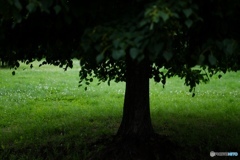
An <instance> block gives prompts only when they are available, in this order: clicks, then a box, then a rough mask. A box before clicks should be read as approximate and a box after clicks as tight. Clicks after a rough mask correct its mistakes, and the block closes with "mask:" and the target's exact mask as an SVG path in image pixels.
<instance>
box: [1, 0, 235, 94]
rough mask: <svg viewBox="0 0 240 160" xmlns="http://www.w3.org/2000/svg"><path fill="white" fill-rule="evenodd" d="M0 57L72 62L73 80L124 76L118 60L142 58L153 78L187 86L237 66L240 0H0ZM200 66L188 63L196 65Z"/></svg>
mask: <svg viewBox="0 0 240 160" xmlns="http://www.w3.org/2000/svg"><path fill="white" fill-rule="evenodd" d="M0 3H1V4H0V42H1V43H0V59H1V61H6V62H8V64H10V65H11V66H12V67H18V66H19V62H18V61H19V60H20V61H23V62H26V63H30V62H32V61H33V60H35V59H38V60H40V59H42V58H45V59H46V61H45V62H43V64H54V65H59V66H61V67H63V66H64V65H65V67H66V68H65V69H67V67H72V61H71V59H72V58H74V57H77V58H79V59H80V65H81V70H80V85H82V84H83V83H85V84H86V85H88V84H90V82H92V80H93V79H92V78H91V77H97V78H98V79H99V80H100V81H108V82H109V83H110V81H112V80H114V81H116V82H119V81H125V70H126V64H125V58H126V55H129V56H130V57H131V58H132V59H133V60H135V61H138V62H140V61H142V60H143V59H144V58H148V59H149V60H150V61H151V75H150V77H149V78H153V79H154V80H155V81H156V82H162V83H163V84H165V83H166V78H167V77H172V76H179V77H181V78H185V84H186V85H187V86H190V91H192V90H193V89H194V88H195V86H196V85H197V84H199V83H200V82H206V81H208V76H209V75H208V74H207V72H206V71H205V70H208V73H210V76H211V75H213V74H216V73H218V72H219V71H223V72H224V73H225V72H226V71H237V70H239V68H240V65H239V64H240V62H239V59H240V53H239V40H240V31H239V28H240V22H239V21H240V20H239V18H238V17H239V16H240V2H239V1H238V0H232V1H231V2H226V1H223V0H210V1H207V0H203V1H200V0H179V1H175V0H168V1H166V0H152V1H147V0H130V1H120V0H115V1H108V0H102V1H94V2H93V1H91V2H87V1H86V3H85V2H84V3H83V2H80V1H74V0H7V1H5V0H1V1H0ZM196 65H197V66H199V67H195V66H196Z"/></svg>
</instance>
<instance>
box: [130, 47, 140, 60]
mask: <svg viewBox="0 0 240 160" xmlns="http://www.w3.org/2000/svg"><path fill="white" fill-rule="evenodd" d="M139 52H140V51H139V49H137V48H131V49H130V56H131V58H132V59H136V58H137V56H138V55H139Z"/></svg>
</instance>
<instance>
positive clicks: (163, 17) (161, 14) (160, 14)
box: [158, 11, 169, 22]
mask: <svg viewBox="0 0 240 160" xmlns="http://www.w3.org/2000/svg"><path fill="white" fill-rule="evenodd" d="M158 14H159V16H160V17H161V18H162V19H163V21H164V22H166V21H167V20H168V19H169V15H168V14H167V13H165V12H163V11H159V12H158Z"/></svg>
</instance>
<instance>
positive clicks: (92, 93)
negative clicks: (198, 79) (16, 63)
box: [0, 61, 240, 160]
mask: <svg viewBox="0 0 240 160" xmlns="http://www.w3.org/2000/svg"><path fill="white" fill-rule="evenodd" d="M74 64H75V67H74V68H73V69H72V70H69V71H67V72H64V71H63V70H62V69H60V68H57V67H53V66H43V67H41V68H38V67H37V64H36V63H35V64H34V68H33V69H30V68H29V67H27V66H24V65H23V66H22V67H20V68H19V69H18V70H17V71H16V75H15V76H12V75H11V72H12V71H11V70H9V69H7V68H0V116H1V118H0V159H11V160H12V159H13V160H14V159H23V160H25V159H29V160H30V159H31V160H33V159H38V160H43V159H58V160H59V159H64V160H68V159H69V160H74V159H76V160H77V159H78V160H79V159H82V160H84V159H87V158H89V157H93V155H97V154H99V153H104V152H99V151H102V150H103V151H105V152H107V153H111V154H112V155H113V156H114V155H119V156H120V155H124V154H123V153H126V155H128V154H131V155H136V156H140V155H141V154H142V153H144V151H145V149H144V150H143V149H142V148H148V150H149V152H150V153H151V155H154V154H157V153H162V151H163V150H164V149H166V148H169V149H167V150H168V151H169V154H164V155H162V156H168V155H169V156H171V155H173V156H174V157H177V158H180V159H186V160H191V159H193V160H194V159H209V158H210V156H209V153H210V151H216V152H217V151H219V152H226V151H238V153H240V143H239V142H240V136H239V135H240V123H239V122H240V103H239V102H240V74H239V73H228V74H226V75H223V77H222V78H221V79H218V78H217V76H216V77H213V78H212V80H211V82H210V83H208V84H206V85H200V86H198V87H197V89H196V96H195V97H194V98H192V97H191V93H189V92H188V90H189V88H187V87H185V86H184V85H183V83H184V82H183V80H181V79H178V78H173V79H170V80H168V81H167V84H166V86H165V88H164V89H163V87H162V85H160V84H157V85H155V83H154V82H151V93H150V97H151V117H152V123H153V126H154V129H155V131H156V133H158V134H159V135H160V138H156V139H155V140H153V141H150V142H148V143H147V144H142V145H136V146H134V145H131V144H118V143H114V144H112V143H111V142H112V141H111V140H112V139H113V137H112V135H114V134H115V133H116V132H117V129H118V127H119V125H120V122H121V115H122V106H123V98H124V83H119V84H116V83H112V84H111V86H110V87H108V86H107V84H102V85H99V86H97V85H96V84H97V82H96V81H94V82H93V84H92V85H91V86H90V87H89V88H88V90H87V91H84V88H78V87H77V86H78V70H79V68H78V67H77V64H78V62H77V61H74ZM162 137H166V138H162ZM109 145H110V146H111V147H108V148H107V149H106V150H104V147H106V146H109ZM126 145H127V147H126ZM121 146H124V147H123V148H124V149H125V150H121V149H119V148H121ZM110 148H116V149H115V151H116V150H118V152H115V151H114V150H111V149H110ZM126 148H128V149H127V150H126ZM125 151H126V152H125ZM152 153H153V154H152ZM146 155H147V153H146ZM160 155H161V154H160ZM143 157H144V156H143ZM156 157H160V156H156ZM217 158H218V159H220V157H217ZM227 158H229V157H227ZM227 158H226V159H227ZM238 158H239V157H238ZM163 159H164V158H163ZM221 159H224V158H221ZM231 159H234V158H233V157H231Z"/></svg>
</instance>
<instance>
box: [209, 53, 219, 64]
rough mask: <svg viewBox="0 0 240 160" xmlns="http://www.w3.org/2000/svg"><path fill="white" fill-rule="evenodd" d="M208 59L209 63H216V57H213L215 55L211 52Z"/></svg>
mask: <svg viewBox="0 0 240 160" xmlns="http://www.w3.org/2000/svg"><path fill="white" fill-rule="evenodd" d="M208 61H209V62H210V64H211V65H215V64H216V63H217V59H216V58H215V56H214V55H213V54H210V55H209V56H208Z"/></svg>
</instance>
